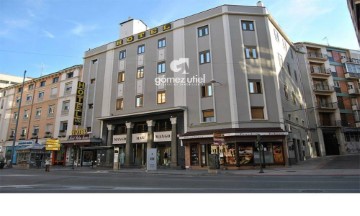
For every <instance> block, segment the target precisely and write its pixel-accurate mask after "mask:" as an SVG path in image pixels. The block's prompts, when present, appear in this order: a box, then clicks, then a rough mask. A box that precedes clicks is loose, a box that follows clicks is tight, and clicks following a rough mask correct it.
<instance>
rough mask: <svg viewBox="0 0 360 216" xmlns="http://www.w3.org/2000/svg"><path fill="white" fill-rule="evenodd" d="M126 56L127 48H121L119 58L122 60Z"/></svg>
mask: <svg viewBox="0 0 360 216" xmlns="http://www.w3.org/2000/svg"><path fill="white" fill-rule="evenodd" d="M124 58H126V50H121V51H120V52H119V59H120V60H121V59H124Z"/></svg>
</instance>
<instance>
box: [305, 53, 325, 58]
mask: <svg viewBox="0 0 360 216" xmlns="http://www.w3.org/2000/svg"><path fill="white" fill-rule="evenodd" d="M307 56H308V58H312V59H320V60H326V59H327V55H324V54H322V53H319V52H309V53H308V54H307Z"/></svg>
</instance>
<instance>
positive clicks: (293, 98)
mask: <svg viewBox="0 0 360 216" xmlns="http://www.w3.org/2000/svg"><path fill="white" fill-rule="evenodd" d="M291 96H292V100H293V103H294V104H295V105H296V95H295V92H292V93H291Z"/></svg>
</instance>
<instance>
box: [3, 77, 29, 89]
mask: <svg viewBox="0 0 360 216" xmlns="http://www.w3.org/2000/svg"><path fill="white" fill-rule="evenodd" d="M25 80H26V81H27V80H31V78H28V77H25ZM22 81H23V77H18V76H12V75H7V74H0V89H3V88H6V87H8V86H11V85H15V84H19V83H22Z"/></svg>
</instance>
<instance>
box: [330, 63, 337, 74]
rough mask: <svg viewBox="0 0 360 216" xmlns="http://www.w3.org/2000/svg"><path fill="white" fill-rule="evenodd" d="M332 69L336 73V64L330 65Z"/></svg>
mask: <svg viewBox="0 0 360 216" xmlns="http://www.w3.org/2000/svg"><path fill="white" fill-rule="evenodd" d="M330 70H331V72H333V73H336V67H335V66H334V65H330Z"/></svg>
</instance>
